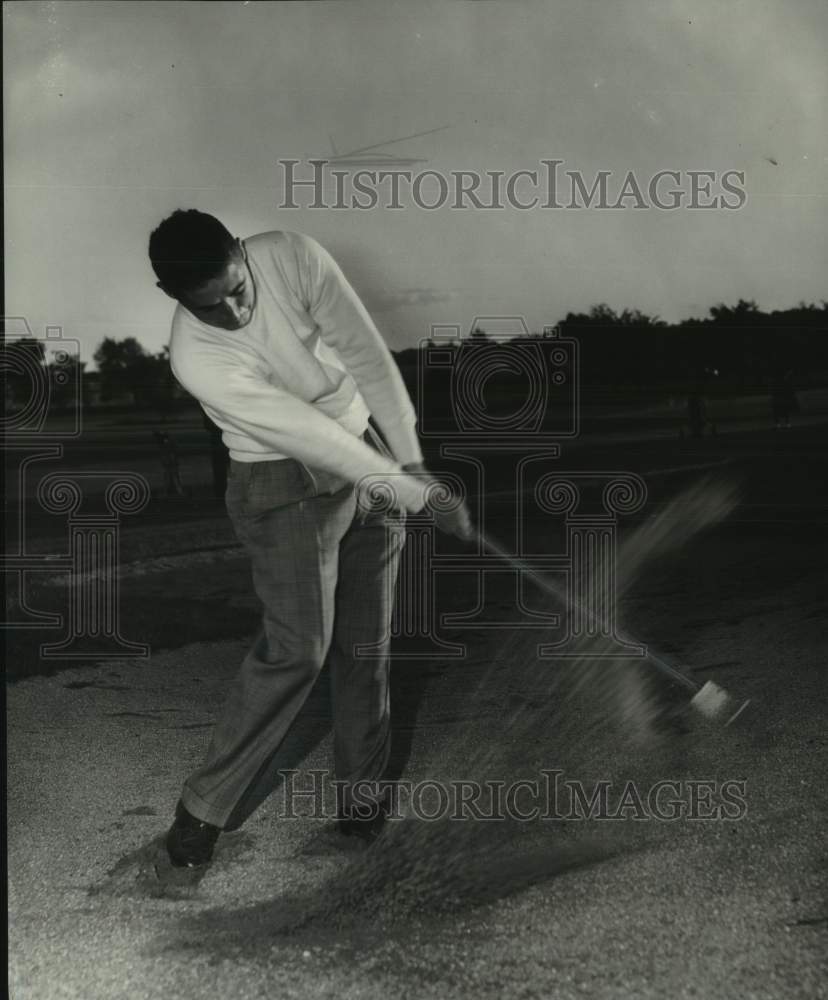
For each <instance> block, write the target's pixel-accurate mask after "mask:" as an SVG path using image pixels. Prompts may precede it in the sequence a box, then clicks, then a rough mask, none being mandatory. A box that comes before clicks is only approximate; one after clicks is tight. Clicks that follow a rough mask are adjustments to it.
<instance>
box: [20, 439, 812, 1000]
mask: <svg viewBox="0 0 828 1000" xmlns="http://www.w3.org/2000/svg"><path fill="white" fill-rule="evenodd" d="M763 440H764V439H763ZM790 440H792V441H794V439H793V438H791V439H790ZM761 443H762V442H760V441H757V440H753V441H752V443H751V445H750V448H749V449H748V451H749V454H750V456H752V457H751V458H750V461H749V462H748V461H746V460H745V458H744V456H745V454H747V453H748V452H747V451H743V452H741V453H740V455H741V460H742V461H743V464H745V463H746V464H745V471H746V474H747V477H748V480H749V490H748V493H747V496H746V497H745V499H744V502H743V504H742V506H741V507H740V508H738V509H737V511H736V513H735V514H734V516H733V517H732V518H731V519H730V520H729V521H728V522H727V524H726V525H724V526H722V527H721V528H719V529H717V530H716V531H714V532H711V533H708V534H706V535H704V536H703V537H702V538H700V539H699V540H698V541H697V542H696V543H694V545H693V546H692V548H691V550H690V551H687V550H684V551H682V552H680V553H676V554H674V555H673V556H671V557H670V558H668V559H663V560H661V561H660V562H659V564H658V565H657V566H655V567H653V568H652V569H651V570H648V571H647V572H646V573H644V574H643V575H642V576H641V578H640V579H639V580H638V581H637V583H636V584H635V585H634V586H633V587H632V589H631V590H630V592H629V594H628V595H627V598H626V600H625V602H624V621H625V625H628V626H629V628H630V630H632V631H633V632H634V633H635V634H637V635H645V636H647V638H648V641H650V642H651V644H652V645H653V646H654V647H655V648H657V649H660V650H666V651H669V652H672V653H673V654H674V655H675V656H677V657H678V658H679V660H680V661H681V662H683V663H686V664H692V669H693V670H694V671H695V674H694V676H696V677H697V679H698V680H700V681H701V680H704V679H707V678H713V679H715V680H716V681H717V682H718V683H719V684H722V685H725V686H727V687H728V689H730V690H731V691H733V692H738V695H739V696H740V697H742V698H750V699H751V705H750V707H749V709H748V711H746V712H745V713H744V715H743V716H742V717H740V719H739V720H738V721H737V722H736V723H734V725H733V726H732V727H729V728H727V729H724V728H722V727H721V725H716V724H710V723H707V722H705V721H703V720H701V719H700V718H699V717H697V716H695V715H694V714H692V713H690V712H689V711H686V710H683V709H682V710H678V709H677V706H678V705H679V704H680V703H681V700H680V699H679V698H678V696H677V694H676V692H675V690H674V689H671V690H670V691H667V689H666V686H665V685H664V684H663V683H662V682H661V681H660V680H657V679H655V678H654V679H653V685H654V690H655V691H656V695H657V697H658V698H662V696H663V705H664V706H666V707H667V708H669V711H666V709H665V713H664V718H665V719H666V721H664V719H660V720H659V721H658V724H656V725H655V726H654V728H653V729H652V731H650V730H648V731H647V733H645V734H644V735H643V736H642V735H641V734H640V733H638V734H636V733H633V732H629V731H626V730H625V726H624V723H623V721H622V720H621V717H620V715H619V713H618V711H617V703H616V702H615V701H612V700H611V698H610V696H609V695H608V694H607V691H606V689H605V687H604V686H603V685H601V684H595V685H586V687H585V688H584V689H583V690H581V692H580V694H579V696H578V698H577V699H575V700H572V701H567V699H566V698H565V697H561V699H560V700H554V699H553V700H549V701H544V700H541V701H540V702H538V700H537V698H534V699H533V690H532V685H531V684H530V685H529V686H528V687H527V686H526V685H525V684H524V685H523V686H521V684H519V683H518V682H517V680H516V681H515V684H514V685H513V686H512V690H511V693H510V697H512V698H513V699H515V700H516V703H519V704H520V705H521V706H523V707H522V708H521V711H524V715H525V714H526V713H530V714H531V718H532V720H533V724H532V726H531V727H530V728H529V729H525V730H521V731H520V732H519V734H518V738H515V739H512V738H511V737H513V736H514V734H515V731H514V730H509V729H508V727H507V726H506V725H505V721H504V720H505V719H506V717H507V714H508V713H506V712H505V705H504V704H503V703H502V702H500V701H498V698H497V697H496V692H495V690H494V689H492V691H491V692H489V691H488V689H487V688H486V687H485V686H483V687H481V686H480V681H481V678H483V677H484V674H485V671H486V666H487V656H488V657H489V658H490V657H491V656H492V655H494V656H497V655H498V653H497V650H496V649H494V647H491V646H487V644H486V642H483V643H481V644H478V645H477V646H475V647H474V650H473V652H472V654H471V655H470V656H469V657H468V658H467V659H466V660H464V661H462V662H460V663H454V664H452V663H447V662H444V663H439V662H430V663H427V664H423V663H422V662H417V661H405V662H402V663H401V664H398V665H396V666H395V669H394V685H395V709H394V711H395V721H396V731H397V737H396V738H397V744H396V746H397V750H396V753H397V756H398V758H399V759H398V765H399V767H401V768H402V769H403V776H404V777H405V778H407V779H408V780H411V781H414V782H416V781H420V780H424V779H426V778H431V777H434V776H435V775H436V776H440V777H443V778H445V779H450V778H451V777H452V776H453V775H467V774H469V773H471V774H476V775H477V776H478V777H479V778H480V779H485V778H492V777H497V776H498V773H499V772H498V766H499V765H500V763H503V765H504V767H505V766H506V764H505V762H506V756H505V755H503V756H498V754H496V753H495V754H493V752H492V747H493V746H495V745H499V742H502V743H503V744H504V746H505V745H506V744H510V745H509V751H508V761H509V765H508V767H509V774H511V775H515V774H517V775H520V776H522V777H525V778H527V779H532V778H537V777H538V776H539V774H540V770H541V769H542V768H557V767H561V768H563V769H564V770H565V772H566V774H567V775H568V776H570V777H572V778H574V779H575V778H580V779H581V780H583V781H585V782H588V781H590V780H592V781H594V780H595V779H596V778H599V779H605V780H610V781H611V782H612V783H613V787H616V786H621V785H623V784H624V783H625V782H626V781H629V780H634V781H635V782H637V787H638V788H640V789H645V790H646V789H647V788H649V787H651V786H652V784H653V782H654V781H656V780H658V779H675V780H681V781H684V782H685V783H686V782H689V781H696V782H698V781H709V782H718V783H721V782H724V781H738V782H743V783H744V789H745V796H744V800H745V803H746V811H745V813H744V815H741V816H740V818H738V819H722V818H720V819H717V820H713V819H695V820H692V819H686V818H683V819H678V820H676V821H672V822H665V821H660V820H658V819H655V818H649V819H644V820H642V819H631V818H628V819H617V820H606V819H604V820H580V819H579V820H570V821H564V820H556V819H551V820H536V821H533V822H528V823H525V824H521V823H518V824H502V823H501V824H488V825H486V827H485V829H484V828H482V827H481V826H480V824H479V823H478V824H477V825H476V826H475V827H474V832H473V833H472V832H471V827H470V824H469V822H468V821H466V822H460V823H456V824H453V825H451V824H450V825H449V826H448V827H447V828H446V827H443V826H439V825H436V824H432V825H431V826H424V825H423V824H422V823H420V824H417V823H416V821H414V820H412V819H410V818H409V819H406V820H402V821H398V822H393V823H392V824H390V826H389V829H388V832H387V833H386V835H385V836H384V838H383V839H382V840H381V841H380V842H379V843H378V844H377V845H376V846H375V847H374V848H372V850H371V851H370V852H367V853H361V852H358V851H356V850H353V849H351V848H349V847H348V846H347V844H348V842H344V843H342V844H340V843H338V838H337V836H336V835H335V834H334V833H333V832H332V831H331V827H330V824H329V823H326V822H324V821H322V820H318V819H314V818H312V817H309V816H303V817H302V818H295V819H287V818H285V817H284V816H283V815H282V813H283V809H284V801H283V797H282V795H281V792H280V789H276V791H275V792H274V793H273V794H272V795H271V796H270V798H268V799H267V800H266V801H265V802H264V804H263V805H262V806H261V807H260V808H259V809H258V810H257V811H255V812H254V813H253V815H252V816H251V817H250V818H249V819H248V820H247V822H246V823H244V825H243V826H241V827H240V829H238V830H236V831H234V832H231V833H227V834H225V835H223V837H222V838H221V840H220V842H219V850H218V852H217V856H216V862H215V864H214V865H213V866H212V867H211V868H210V869H209V871H208V872H207V873H206V875H204V877H203V878H201V879H196V880H193V879H192V878H191V877H186V876H183V875H177V874H176V873H174V872H171V871H170V870H169V869H166V868H165V867H164V864H163V857H162V856H160V855H159V853H158V839H159V837H160V836H161V835H162V834H163V833H164V831H165V830H166V828H167V826H168V824H169V820H170V813H171V810H172V807H173V805H174V803H175V800H176V798H177V795H178V790H179V787H180V783H181V780H182V778H183V776H184V775H185V774H186V772H187V770H188V769H189V768H191V767H192V766H194V765H195V764H196V763H197V762H198V761H199V759H200V758H201V755H202V754H203V752H204V749H205V746H206V742H207V739H208V736H209V727H210V725H211V723H212V720H213V719H214V718H215V715H216V712H217V711H218V710H219V709H220V707H221V704H222V700H223V697H224V695H225V692H226V690H227V686H228V684H229V682H230V680H231V678H232V676H233V673H234V671H235V669H236V667H237V665H238V663H239V661H240V659H241V657H242V655H243V653H244V650H245V648H246V645H247V638H246V637H238V636H237V637H233V638H226V639H219V640H216V641H212V642H193V641H192V639H194V638H196V637H197V635H194V634H193V631H194V629H193V627H192V625H193V623H196V624H197V621H196V619H195V618H194V619H193V623H190V624H188V625H187V627H186V628H183V629H182V636H181V638H182V642H181V644H180V645H179V647H178V648H175V649H167V650H166V651H156V652H154V653H153V655H152V657H151V658H150V659H149V660H144V661H127V660H123V661H111V662H107V663H103V664H96V665H89V666H82V667H75V668H71V669H65V670H61V671H60V672H58V673H54V674H53V675H51V676H32V677H27V678H24V679H22V680H20V681H18V682H17V683H15V684H14V685H12V686H11V687H10V688H9V692H8V721H9V736H8V754H9V776H8V844H9V847H8V851H9V854H8V864H9V883H10V885H9V888H10V947H11V951H10V984H11V995H12V997H14V998H15V1000H17V998H27V1000H28V998H38V1000H51V998H63V997H66V998H69V997H78V998H84V1000H97V998H121V997H123V998H127V997H129V998H142V997H147V998H157V997H161V996H170V997H175V998H177V1000H178V998H180V1000H188V998H201V997H206V996H221V997H232V998H239V1000H243V998H248V997H250V998H253V997H265V996H267V997H273V996H277V997H282V996H284V997H294V996H295V997H300V996H301V997H309V996H312V997H316V996H319V997H327V996H331V997H334V996H335V997H366V998H368V997H371V998H373V997H387V996H388V995H389V994H391V995H397V996H402V997H439V998H447V997H480V996H483V997H485V996H491V997H500V996H515V997H550V998H551V997H555V998H557V997H561V998H567V997H581V996H589V997H601V998H603V997H607V998H610V997H623V998H626V997H641V998H645V997H653V998H655V997H659V998H661V997H665V996H672V997H710V998H719V997H721V998H728V1000H729V998H733V997H740V998H741V997H757V998H759V997H761V998H765V997H767V998H780V997H803V998H804V997H808V998H815V997H822V996H826V995H828V988H826V986H825V983H826V982H828V948H826V930H827V929H828V901H826V871H827V870H828V866H827V864H826V862H827V861H828V857H827V856H826V841H825V822H826V813H828V788H827V787H826V785H827V784H828V783H827V782H826V777H825V776H826V773H828V770H827V769H826V763H827V762H826V743H828V741H826V737H825V723H824V714H825V704H826V701H825V699H826V693H827V692H826V686H827V685H826V671H825V662H826V657H825V653H826V644H825V620H826V612H825V603H824V594H825V587H824V583H825V569H824V565H825V561H824V557H825V527H826V519H825V497H824V493H822V494H820V493H819V492H818V491H817V490H815V489H809V484H810V485H811V486H813V484H814V483H818V482H819V481H820V475H821V474H819V473H817V472H816V471H815V470H816V466H815V463H818V462H822V463H823V465H822V467H823V468H824V456H823V457H820V456H821V455H822V452H821V448H822V445H821V443H820V438H819V437H818V436H817V435H816V433H814V434H812V435H811V436H810V437H808V436H805V435H804V434H803V435H800V437H798V438H796V439H795V441H794V443H793V444H790V445H786V447H785V449H784V450H780V449H778V448H776V446H775V445H774V446H773V448H771V446H770V445H768V442H767V441H766V442H765V444H766V445H768V448H767V449H766V451H767V455H766V457H765V458H762V457H761V455H762V448H761V447H760V445H761ZM718 447H719V448H720V449H721V448H724V449H725V450H726V449H727V448H728V447H729V446H728V445H726V444H723V445H720V446H718ZM733 450H734V449H733V448H731V451H733ZM717 455H719V453H717ZM768 456H769V457H768ZM689 457H690V458H692V456H689ZM716 457H717V456H714V455H710V456H708V458H711V459H713V458H716ZM719 457H720V455H719ZM637 461H638V462H639V465H640V467H641V468H642V469H647V468H651V467H654V466H659V465H660V466H662V467H667V466H669V465H670V463H671V461H672V458H671V456H670V455H667V454H665V453H663V452H659V453H656V452H654V451H653V452H648V453H647V454H643V453H642V454H640V455H638V456H637ZM682 461H685V462H687V464H692V462H689V461H688V456H686V455H685V456H683V458H682ZM648 463H649V464H648ZM653 463H654V465H653ZM622 464H623V463H621V462H617V463H615V465H616V467H621V466H622ZM822 482H824V479H823V480H822ZM662 488H663V489H664V490H665V491H666V492H669V490H668V488H667V487H666V486H664V487H662ZM227 565H229V563H226V562H222V561H217V562H215V563H212V564H210V563H208V564H205V563H204V562H203V561H202V562H198V563H196V564H194V565H193V566H192V567H191V568H190V569H189V571H187V570H186V568H184V569H182V568H180V567H179V569H178V570H177V572H180V573H184V574H185V576H184V577H183V578H182V580H181V581H180V583H181V585H182V586H184V585H186V572H189V574H190V579H191V582H192V583H193V585H195V583H196V582H197V580H200V579H203V577H204V575H205V574H207V573H211V572H212V573H215V574H216V577H218V576H220V575H221V573H222V572H223V570H224V568H226V566H227ZM162 571H163V567H161V568H160V569H158V572H162ZM125 586H126V584H125ZM487 641H488V640H487ZM505 666H507V665H506V664H504V667H505ZM561 690H562V692H564V693H565V686H564V687H563V688H562V689H561ZM521 699H522V700H521ZM682 704H683V703H682ZM602 720H604V721H602ZM498 737H500V741H498ZM634 737H635V738H634ZM330 750H331V748H330V736H329V733H328V709H327V698H326V690H325V685H324V678H323V682H322V683H321V684H320V685H319V686H318V688H317V689H316V690H315V692H314V694H313V695H312V696H311V699H310V701H309V703H308V705H307V706H306V710H305V713H304V715H303V721H302V723H301V724H300V725H299V726H297V728H296V730H295V732H294V733H293V734H292V735H291V738H290V745H289V746H288V747H287V748H286V749H285V752H284V754H283V755H282V756H281V758H280V761H281V765H282V766H299V767H301V768H302V769H303V772H304V773H305V774H307V773H308V770H309V769H312V768H319V769H324V768H327V767H328V766H329V762H330ZM683 787H685V786H683ZM527 872H528V874H527Z"/></svg>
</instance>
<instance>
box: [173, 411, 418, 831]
mask: <svg viewBox="0 0 828 1000" xmlns="http://www.w3.org/2000/svg"><path fill="white" fill-rule="evenodd" d="M365 440H366V441H367V442H368V443H369V444H372V445H374V446H375V447H378V448H380V449H382V450H384V447H383V446H382V444H381V442H379V441H378V439H376V437H375V436H374V435H373V434H372V432H371V431H368V432H366V436H365ZM225 498H226V504H227V511H228V513H229V515H230V518H231V521H232V523H233V527H234V530H235V532H236V534H237V536H238V538H239V541H241V542H242V543H243V545H244V546H245V548H246V550H247V552H248V554H249V555H250V558H251V561H252V569H253V583H254V586H255V589H256V593H257V594H258V596H259V598H260V600H261V602H262V605H263V607H264V615H263V621H262V628H261V631H260V632H259V635H258V636H257V638H256V641H255V642H254V643H253V646H252V647H251V649H250V651H249V652H248V653H247V655H246V657H245V658H244V661H243V662H242V665H241V669H240V671H239V674H238V677H237V678H236V681H235V683H234V686H233V688H232V691H231V693H230V696H229V698H228V701H227V703H226V705H225V707H224V709H223V711H222V713H221V715H220V717H219V719H218V721H217V724H216V726H215V729H214V731H213V736H212V739H211V742H210V746H209V748H208V751H207V757H206V759H205V761H204V763H203V764H202V765H201V766H200V767H199V768H197V769H196V771H195V772H194V773H193V774H191V775H190V777H189V778H188V779H187V780H186V782H185V784H184V788H183V791H182V795H181V798H182V801H183V803H184V806H185V807H186V809H187V810H188V811H189V812H190V813H192V814H193V815H194V816H196V817H197V818H199V819H201V820H203V821H204V822H207V823H212V824H214V825H215V826H219V827H224V826H225V824H226V823H227V820H228V819H229V817H230V816H231V814H232V813H233V811H234V809H235V808H236V806H237V805H238V804H239V802H240V801H241V800H242V799H243V797H244V795H245V793H246V791H247V790H248V788H250V787H251V786H252V785H253V784H254V783H255V781H256V779H257V777H258V776H259V775H260V773H261V772H262V769H263V768H265V767H266V766H267V765H268V762H269V761H270V760H271V759H272V758H273V757H274V755H275V754H276V752H277V751H278V749H279V747H280V745H281V744H282V743H283V741H284V739H285V737H286V735H287V733H288V731H289V729H290V727H291V724H292V723H293V721H294V719H295V718H296V716H297V715H298V714H299V712H300V709H301V708H302V705H303V704H304V703H305V700H306V699H307V697H308V695H309V694H310V691H311V688H312V687H313V684H314V682H315V680H316V678H317V677H318V675H319V673H320V671H321V670H322V667H323V665H324V664H325V661H326V659H327V661H328V664H329V666H330V676H331V697H332V711H333V722H334V770H335V774H336V778H337V779H338V780H339V781H342V782H345V783H346V784H345V786H344V793H342V794H343V799H342V800H341V801H342V802H343V803H344V806H345V807H346V808H347V807H348V805H349V800H348V794H347V789H348V787H349V786H350V785H352V784H353V783H354V782H357V781H360V780H366V781H379V780H380V779H381V778H382V775H383V773H384V771H385V769H386V766H387V764H388V757H389V753H390V703H389V667H390V663H389V646H390V633H391V616H392V612H393V605H394V590H395V585H396V580H397V575H398V571H399V562H400V554H401V551H402V548H403V545H404V544H405V515H404V514H403V513H402V512H401V511H398V510H393V511H391V512H386V513H379V514H374V513H371V514H368V515H367V516H366V514H365V513H364V512H363V511H360V510H358V505H357V499H356V491H355V488H354V486H353V484H351V483H348V482H347V481H345V480H343V479H339V478H337V477H335V476H333V475H331V474H330V473H327V472H324V471H322V470H316V469H311V468H309V467H307V466H306V465H304V464H302V463H301V462H299V461H296V460H294V459H280V460H276V461H269V462H254V463H242V462H235V461H233V462H231V465H230V472H229V476H228V483H227V492H226V494H225ZM360 645H370V646H372V652H371V654H370V657H366V656H365V655H363V656H360V655H359V654H358V651H357V650H356V647H357V646H360Z"/></svg>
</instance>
